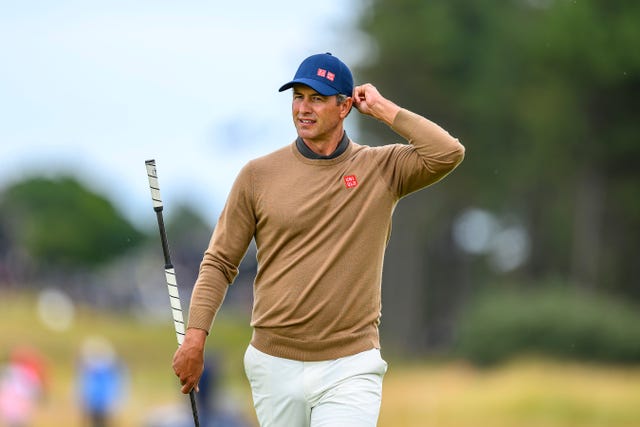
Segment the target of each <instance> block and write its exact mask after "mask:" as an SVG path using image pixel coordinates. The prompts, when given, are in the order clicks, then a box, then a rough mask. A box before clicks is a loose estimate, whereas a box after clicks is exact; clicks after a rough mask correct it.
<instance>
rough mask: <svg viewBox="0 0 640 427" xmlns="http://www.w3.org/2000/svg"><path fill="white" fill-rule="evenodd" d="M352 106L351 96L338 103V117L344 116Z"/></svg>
mask: <svg viewBox="0 0 640 427" xmlns="http://www.w3.org/2000/svg"><path fill="white" fill-rule="evenodd" d="M352 106H353V98H352V97H348V98H347V99H345V100H344V102H343V103H342V104H340V118H342V119H344V118H346V117H347V116H348V115H349V113H350V112H351V107H352Z"/></svg>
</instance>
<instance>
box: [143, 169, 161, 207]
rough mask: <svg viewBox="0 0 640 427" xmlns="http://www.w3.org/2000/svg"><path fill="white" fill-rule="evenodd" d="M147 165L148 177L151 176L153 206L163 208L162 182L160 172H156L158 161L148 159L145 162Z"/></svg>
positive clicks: (150, 185)
mask: <svg viewBox="0 0 640 427" xmlns="http://www.w3.org/2000/svg"><path fill="white" fill-rule="evenodd" d="M144 164H145V166H146V167H147V178H149V189H150V190H151V200H152V201H153V208H154V209H156V210H158V209H162V198H161V197H160V184H159V183H158V173H157V172H156V161H155V160H147V161H145V162H144Z"/></svg>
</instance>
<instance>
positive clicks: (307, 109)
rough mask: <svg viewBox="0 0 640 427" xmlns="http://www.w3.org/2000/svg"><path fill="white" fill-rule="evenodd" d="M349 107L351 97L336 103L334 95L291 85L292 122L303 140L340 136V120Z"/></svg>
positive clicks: (320, 139)
mask: <svg viewBox="0 0 640 427" xmlns="http://www.w3.org/2000/svg"><path fill="white" fill-rule="evenodd" d="M350 107H351V98H348V99H347V100H346V101H344V102H343V103H341V104H338V102H337V99H336V96H335V95H332V96H324V95H320V94H319V93H318V92H316V91H315V90H314V89H312V88H310V87H309V86H305V85H295V86H294V87H293V103H292V112H293V123H294V125H295V127H296V130H297V131H298V136H299V137H301V138H302V139H304V140H305V142H314V143H323V142H330V141H335V139H336V138H341V137H342V132H343V129H342V121H343V120H344V118H345V117H347V114H348V113H349V109H350Z"/></svg>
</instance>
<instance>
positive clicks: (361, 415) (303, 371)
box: [244, 345, 387, 427]
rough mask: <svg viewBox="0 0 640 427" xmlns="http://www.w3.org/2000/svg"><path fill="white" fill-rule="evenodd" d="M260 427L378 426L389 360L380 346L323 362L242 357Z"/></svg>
mask: <svg viewBox="0 0 640 427" xmlns="http://www.w3.org/2000/svg"><path fill="white" fill-rule="evenodd" d="M244 366H245V372H246V374H247V378H248V379H249V383H250V384H251V391H252V394H253V404H254V407H255V410H256V415H257V417H258V421H259V422H260V426H261V427H375V425H376V423H377V422H378V415H379V413H380V403H381V400H382V377H383V376H384V374H385V372H386V371H387V363H386V362H385V361H384V360H383V359H382V357H381V356H380V350H378V349H372V350H367V351H364V352H362V353H358V354H355V355H353V356H347V357H342V358H340V359H335V360H327V361H321V362H300V361H297V360H290V359H283V358H280V357H275V356H270V355H268V354H265V353H263V352H261V351H259V350H257V349H256V348H255V347H253V346H252V345H249V347H248V348H247V351H246V352H245V355H244Z"/></svg>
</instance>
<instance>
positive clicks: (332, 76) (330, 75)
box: [327, 71, 336, 81]
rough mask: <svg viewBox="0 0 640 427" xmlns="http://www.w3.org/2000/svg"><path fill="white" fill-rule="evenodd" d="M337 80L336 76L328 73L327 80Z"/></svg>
mask: <svg viewBox="0 0 640 427" xmlns="http://www.w3.org/2000/svg"><path fill="white" fill-rule="evenodd" d="M335 78H336V75H335V74H333V73H332V72H331V71H327V79H329V80H331V81H333V79H335Z"/></svg>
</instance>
